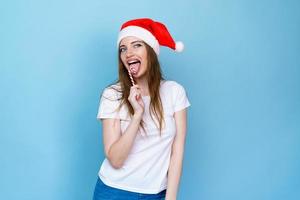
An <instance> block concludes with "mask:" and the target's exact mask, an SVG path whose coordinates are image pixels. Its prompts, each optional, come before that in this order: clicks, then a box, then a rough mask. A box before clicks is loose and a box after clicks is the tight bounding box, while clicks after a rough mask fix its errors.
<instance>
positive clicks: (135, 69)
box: [129, 63, 140, 74]
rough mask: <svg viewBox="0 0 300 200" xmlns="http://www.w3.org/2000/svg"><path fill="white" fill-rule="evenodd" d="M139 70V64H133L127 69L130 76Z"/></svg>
mask: <svg viewBox="0 0 300 200" xmlns="http://www.w3.org/2000/svg"><path fill="white" fill-rule="evenodd" d="M139 68H140V63H134V64H131V65H130V68H129V69H130V72H131V73H132V74H137V72H138V70H139Z"/></svg>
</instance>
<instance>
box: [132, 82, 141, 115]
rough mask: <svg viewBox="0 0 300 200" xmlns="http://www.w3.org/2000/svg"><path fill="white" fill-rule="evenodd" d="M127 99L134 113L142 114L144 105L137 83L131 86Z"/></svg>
mask: <svg viewBox="0 0 300 200" xmlns="http://www.w3.org/2000/svg"><path fill="white" fill-rule="evenodd" d="M128 101H129V102H130V104H131V106H132V108H133V110H134V114H138V115H142V114H143V113H144V107H145V105H144V102H143V99H142V92H141V88H140V87H139V86H138V85H134V86H131V88H130V94H129V97H128Z"/></svg>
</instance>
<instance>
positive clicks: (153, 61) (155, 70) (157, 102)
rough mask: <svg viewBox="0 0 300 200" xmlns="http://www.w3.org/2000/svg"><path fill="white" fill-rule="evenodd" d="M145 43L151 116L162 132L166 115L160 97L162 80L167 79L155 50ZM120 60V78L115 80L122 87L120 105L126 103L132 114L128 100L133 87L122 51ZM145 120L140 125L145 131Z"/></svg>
mask: <svg viewBox="0 0 300 200" xmlns="http://www.w3.org/2000/svg"><path fill="white" fill-rule="evenodd" d="M143 43H144V45H145V46H146V52H147V60H148V63H147V71H146V77H147V82H148V87H149V88H148V89H149V95H150V99H151V100H150V116H151V118H152V120H153V121H154V123H155V125H156V127H157V128H158V129H159V133H160V134H161V131H162V129H163V125H165V123H164V116H163V106H162V101H161V98H160V90H159V89H160V84H161V81H163V80H165V79H164V78H163V75H162V72H161V68H160V64H159V61H158V58H157V55H156V53H155V51H154V50H153V49H152V47H150V46H149V45H148V44H146V43H145V42H143ZM118 60H119V78H118V80H117V81H116V82H115V84H116V83H119V84H120V86H121V88H120V90H121V91H118V92H121V94H122V95H121V97H120V99H118V100H120V101H121V103H120V106H119V109H120V108H121V107H122V105H125V106H126V107H127V108H128V111H129V113H130V116H132V115H133V114H134V110H133V108H132V106H131V104H130V102H129V100H128V97H129V93H130V87H131V80H130V77H129V75H128V71H127V69H126V67H125V66H124V64H123V62H122V60H121V57H120V53H118ZM144 124H145V123H144V121H143V120H142V121H141V123H140V126H141V127H142V129H143V130H144V132H145V128H144Z"/></svg>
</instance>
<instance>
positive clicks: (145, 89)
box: [135, 78, 149, 96]
mask: <svg viewBox="0 0 300 200" xmlns="http://www.w3.org/2000/svg"><path fill="white" fill-rule="evenodd" d="M135 83H136V84H137V85H139V86H140V88H141V90H142V96H149V89H148V88H149V87H148V81H147V79H145V78H144V79H135Z"/></svg>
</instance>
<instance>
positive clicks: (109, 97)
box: [97, 88, 120, 119]
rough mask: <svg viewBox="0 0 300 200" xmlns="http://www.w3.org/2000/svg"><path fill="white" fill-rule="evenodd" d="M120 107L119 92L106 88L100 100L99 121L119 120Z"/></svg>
mask: <svg viewBox="0 0 300 200" xmlns="http://www.w3.org/2000/svg"><path fill="white" fill-rule="evenodd" d="M119 105H120V100H119V99H118V95H117V91H116V90H115V89H113V88H105V89H104V91H103V93H102V95H101V98H100V103H99V108H98V114H97V119H104V118H119V110H118V108H119Z"/></svg>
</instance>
